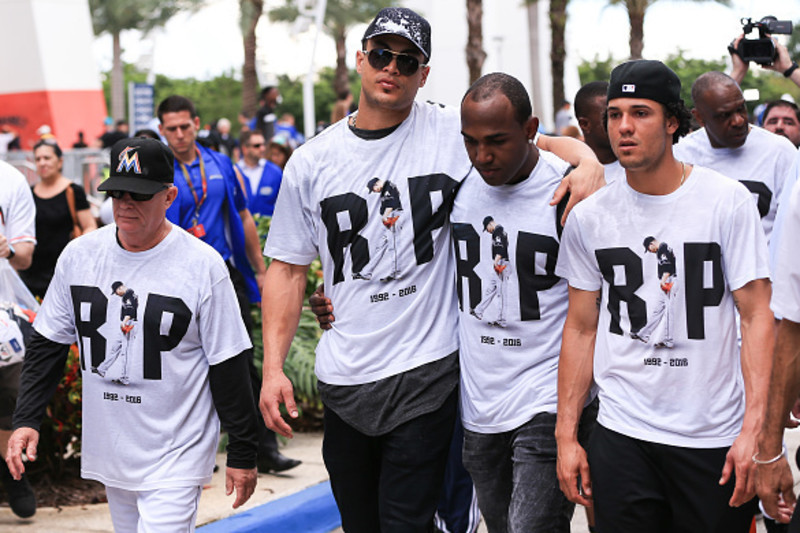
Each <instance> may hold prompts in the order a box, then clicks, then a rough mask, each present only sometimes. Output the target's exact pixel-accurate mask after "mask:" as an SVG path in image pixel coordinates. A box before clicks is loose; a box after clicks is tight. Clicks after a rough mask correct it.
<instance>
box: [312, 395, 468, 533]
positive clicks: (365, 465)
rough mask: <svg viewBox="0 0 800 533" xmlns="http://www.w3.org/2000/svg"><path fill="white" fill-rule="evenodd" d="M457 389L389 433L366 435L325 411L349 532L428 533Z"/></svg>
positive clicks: (334, 483)
mask: <svg viewBox="0 0 800 533" xmlns="http://www.w3.org/2000/svg"><path fill="white" fill-rule="evenodd" d="M457 402H458V389H456V390H454V391H453V392H452V393H451V394H450V396H449V397H448V398H447V400H445V402H444V404H443V405H442V406H441V407H440V408H439V409H437V410H436V411H433V412H431V413H427V414H424V415H421V416H419V417H417V418H414V419H412V420H410V421H408V422H406V423H404V424H401V425H400V426H398V427H397V428H395V429H393V430H392V431H390V432H389V433H386V434H384V435H379V436H377V437H370V436H368V435H365V434H363V433H361V432H359V431H358V430H356V429H355V428H353V427H352V426H350V425H349V424H347V423H346V422H345V421H344V420H342V419H341V418H339V416H337V415H336V413H334V412H333V411H332V410H330V409H328V408H326V409H325V438H324V440H323V443H322V457H323V459H324V460H325V467H326V468H327V469H328V473H329V474H330V479H331V487H332V489H333V495H334V497H335V498H336V504H337V505H338V507H339V513H340V514H341V517H342V528H343V529H344V531H346V532H347V533H378V532H380V533H429V532H430V531H431V528H432V525H433V515H434V513H435V512H436V503H437V501H438V499H439V495H440V494H441V489H442V482H443V479H444V468H445V464H446V462H447V455H448V451H449V449H450V438H451V436H452V432H453V424H454V422H455V417H456V416H457V411H456V408H457Z"/></svg>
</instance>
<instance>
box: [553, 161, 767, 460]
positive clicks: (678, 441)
mask: <svg viewBox="0 0 800 533" xmlns="http://www.w3.org/2000/svg"><path fill="white" fill-rule="evenodd" d="M646 243H649V245H650V247H649V248H648V251H645V244H646ZM556 273H557V274H558V275H560V276H561V277H564V278H566V279H567V280H568V281H569V284H570V286H572V287H575V288H577V289H581V290H587V291H598V290H599V291H601V293H602V301H601V303H600V317H599V322H598V326H597V339H596V342H595V351H594V379H595V382H596V383H597V385H598V387H599V395H600V411H599V414H598V422H599V423H600V424H602V425H603V426H604V427H606V428H608V429H611V430H613V431H616V432H618V433H622V434H624V435H628V436H630V437H633V438H637V439H641V440H645V441H650V442H658V443H663V444H669V445H673V446H685V447H690V448H716V447H724V446H729V445H730V444H731V443H733V441H734V440H735V438H736V437H737V435H738V434H739V431H740V429H741V424H742V416H743V415H744V388H743V385H742V376H741V367H740V365H741V363H740V358H739V348H738V345H737V341H736V337H737V330H736V322H735V318H734V314H735V311H734V305H733V298H732V295H731V291H732V290H736V289H739V288H741V287H743V286H744V285H745V284H747V283H748V282H750V281H752V280H755V279H760V278H766V277H768V276H769V271H768V266H767V247H766V242H765V238H764V231H763V229H762V228H761V225H760V223H759V218H758V213H757V211H756V209H755V204H754V203H753V201H752V198H751V196H750V194H749V192H748V190H747V189H746V188H745V187H744V186H742V185H741V184H739V183H737V182H736V181H734V180H731V179H730V178H726V177H725V176H722V175H721V174H718V173H717V172H714V171H712V170H709V169H705V168H702V167H697V166H696V167H694V170H693V171H692V173H691V174H690V175H689V177H688V179H687V181H686V183H684V185H683V186H681V187H680V188H678V189H677V190H676V191H675V192H673V193H671V194H668V195H664V196H650V195H645V194H641V193H638V192H636V191H635V190H634V189H632V188H631V187H630V186H629V185H628V183H627V180H617V181H615V182H614V183H611V184H609V185H608V186H606V187H604V188H603V189H601V190H600V191H598V192H597V193H595V194H594V195H592V196H591V197H589V198H588V199H586V200H584V201H583V202H581V203H580V204H578V205H577V206H576V207H575V209H574V210H573V211H572V213H571V214H570V216H569V219H568V221H567V225H566V228H565V229H564V234H563V238H562V243H561V251H560V255H559V258H558V267H557V268H556Z"/></svg>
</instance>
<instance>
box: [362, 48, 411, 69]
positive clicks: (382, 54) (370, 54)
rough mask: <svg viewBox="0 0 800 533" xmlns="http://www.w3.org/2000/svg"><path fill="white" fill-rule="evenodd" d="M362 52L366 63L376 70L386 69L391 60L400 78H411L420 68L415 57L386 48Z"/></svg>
mask: <svg viewBox="0 0 800 533" xmlns="http://www.w3.org/2000/svg"><path fill="white" fill-rule="evenodd" d="M363 52H364V53H365V54H367V61H369V64H370V66H371V67H372V68H374V69H376V70H383V69H384V68H386V67H387V66H388V65H389V64H390V63H391V62H392V59H393V58H394V60H395V62H396V63H397V71H398V72H399V73H400V75H401V76H411V75H413V74H415V73H416V72H417V70H419V67H420V63H419V59H417V58H416V57H414V56H412V55H409V54H403V53H401V52H395V51H394V50H389V49H388V48H373V49H372V50H370V51H366V50H364V51H363ZM422 66H423V67H424V66H425V64H424V63H423V64H422Z"/></svg>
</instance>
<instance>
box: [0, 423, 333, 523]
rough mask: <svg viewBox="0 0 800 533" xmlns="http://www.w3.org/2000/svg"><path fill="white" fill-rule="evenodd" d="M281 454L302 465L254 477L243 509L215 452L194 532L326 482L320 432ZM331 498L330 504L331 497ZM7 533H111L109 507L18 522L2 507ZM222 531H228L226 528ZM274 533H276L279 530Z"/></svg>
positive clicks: (53, 512) (44, 513) (41, 514)
mask: <svg viewBox="0 0 800 533" xmlns="http://www.w3.org/2000/svg"><path fill="white" fill-rule="evenodd" d="M281 452H282V453H283V454H285V455H286V456H288V457H291V458H292V459H300V460H302V461H303V464H301V465H300V466H298V467H296V468H293V469H292V470H289V471H288V472H286V473H284V474H268V475H267V474H259V476H258V485H257V486H256V491H255V493H254V494H253V496H252V497H251V498H250V500H248V502H247V503H246V504H245V505H244V506H242V507H240V508H239V509H236V510H234V509H232V508H231V505H232V504H233V496H232V495H231V496H225V477H224V476H225V474H224V471H225V455H224V454H219V455H218V456H217V464H218V465H219V466H220V469H219V471H218V472H217V473H215V474H214V477H213V479H212V480H211V484H210V486H209V487H208V488H206V489H205V490H204V491H203V495H202V497H201V498H200V510H199V512H198V516H197V524H198V531H202V529H201V528H200V526H202V525H205V524H209V523H211V522H215V521H217V520H220V519H223V518H226V517H229V516H231V515H240V514H242V513H244V512H246V511H249V510H252V509H254V508H256V507H259V506H262V505H264V504H266V503H268V502H273V501H275V500H278V499H280V498H284V497H287V496H290V495H292V494H296V493H301V492H302V491H304V490H305V489H308V488H310V487H315V486H317V485H319V484H320V483H325V482H327V480H328V473H327V471H326V470H325V465H324V464H323V463H322V433H295V437H294V438H293V439H291V440H289V441H288V442H287V444H286V446H284V447H282V448H281ZM317 490H319V489H317ZM330 500H331V502H332V501H333V496H332V495H331V496H330ZM330 529H334V528H333V527H332V528H330ZM6 531H8V532H11V531H13V532H14V533H17V532H19V533H63V532H64V531H80V532H81V533H95V532H98V533H99V532H113V531H114V528H113V527H112V525H111V515H110V514H109V512H108V504H95V505H84V506H79V507H63V508H61V509H60V510H59V509H55V508H53V507H43V508H40V509H38V510H37V511H36V514H35V515H34V516H33V518H32V519H30V520H21V519H19V518H17V517H16V515H14V514H13V513H12V512H11V509H9V508H8V507H6V506H4V507H0V532H6ZM226 531H231V529H227V530H226ZM274 531H281V529H275V530H274ZM320 533H322V532H320Z"/></svg>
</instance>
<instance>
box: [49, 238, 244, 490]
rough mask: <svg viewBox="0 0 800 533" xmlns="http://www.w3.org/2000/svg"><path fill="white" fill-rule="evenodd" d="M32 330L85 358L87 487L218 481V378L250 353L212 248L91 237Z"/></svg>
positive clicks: (79, 244)
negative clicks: (215, 374) (134, 246)
mask: <svg viewBox="0 0 800 533" xmlns="http://www.w3.org/2000/svg"><path fill="white" fill-rule="evenodd" d="M34 327H35V328H36V330H37V331H39V333H41V334H42V335H43V336H45V337H46V338H48V339H50V340H52V341H54V342H58V343H62V344H71V343H73V342H78V345H79V346H80V348H81V370H82V375H83V438H82V452H81V455H82V456H81V473H82V476H83V477H84V478H88V479H95V480H97V481H100V482H102V483H104V484H105V485H108V486H112V487H117V488H122V489H127V490H152V489H158V488H168V487H182V486H195V485H203V484H205V483H208V482H209V481H210V480H211V473H212V469H213V467H214V458H215V451H216V447H217V440H218V435H219V420H218V418H217V413H216V410H215V409H214V404H213V401H212V397H211V390H210V388H209V383H208V368H209V365H215V364H218V363H221V362H223V361H225V360H227V359H229V358H231V357H234V356H236V355H237V354H239V353H241V352H242V351H244V350H246V349H247V348H249V347H250V346H251V344H250V340H249V338H248V336H247V331H246V330H245V328H244V324H243V323H242V319H241V316H240V313H239V305H238V303H237V300H236V295H235V293H234V291H233V285H232V284H231V281H230V278H229V276H228V269H227V267H226V266H225V263H224V262H223V261H222V258H221V257H220V255H219V254H218V253H217V252H216V251H214V249H213V248H211V247H210V246H208V245H207V244H205V243H203V242H202V241H200V240H199V239H197V238H196V237H193V236H191V235H189V234H188V233H186V232H185V231H183V230H181V229H180V228H178V227H177V226H172V228H171V230H170V232H169V234H168V235H167V236H166V237H165V238H164V239H163V240H162V241H161V242H160V243H159V244H158V245H156V246H155V247H154V248H152V249H150V250H146V251H143V252H136V253H134V252H129V251H126V250H125V249H123V248H122V247H121V246H120V245H119V244H118V243H117V240H116V226H114V225H109V226H105V227H103V228H101V229H99V230H98V231H95V232H92V233H89V234H87V235H85V236H83V237H80V238H78V239H76V240H74V241H71V242H70V243H69V245H68V246H67V248H65V249H64V252H62V254H61V257H59V260H58V263H57V265H56V271H55V275H54V277H53V281H52V282H51V284H50V288H49V289H48V291H47V295H46V296H45V298H44V301H43V302H42V307H41V311H40V312H39V314H38V316H37V317H36V321H35V322H34Z"/></svg>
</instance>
